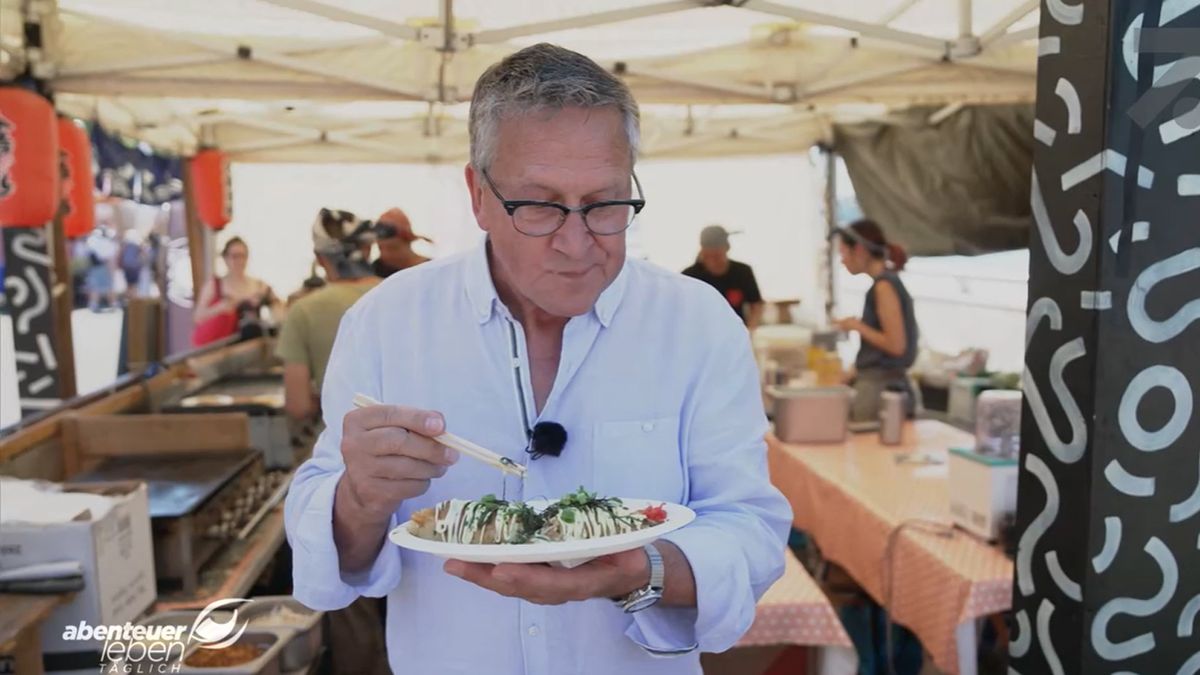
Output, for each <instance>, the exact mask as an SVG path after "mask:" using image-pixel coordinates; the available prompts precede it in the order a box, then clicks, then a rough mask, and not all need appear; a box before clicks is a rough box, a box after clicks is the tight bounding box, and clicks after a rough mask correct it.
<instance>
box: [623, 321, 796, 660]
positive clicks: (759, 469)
mask: <svg viewBox="0 0 1200 675" xmlns="http://www.w3.org/2000/svg"><path fill="white" fill-rule="evenodd" d="M721 309H725V308H721ZM725 314H728V312H727V311H726V312H725ZM723 319H728V320H723ZM714 325H717V326H719V328H718V330H717V331H716V332H718V333H719V334H720V335H721V338H720V339H718V340H715V341H714V349H713V350H712V351H711V352H710V353H709V355H708V357H707V358H706V359H705V363H704V365H703V367H702V369H701V370H700V371H699V374H698V376H697V378H696V380H695V382H694V387H695V389H694V391H693V396H692V403H691V404H690V406H689V407H688V408H687V409H685V411H684V419H683V420H682V421H683V430H682V433H681V442H682V443H683V448H684V457H685V461H686V463H687V466H686V472H687V482H688V506H690V507H691V508H692V510H693V511H695V512H696V520H695V521H693V522H692V523H691V524H689V525H688V526H686V527H684V528H681V529H680V530H677V531H676V532H673V533H671V534H669V535H667V536H665V537H664V539H665V540H666V541H669V542H671V543H673V544H675V545H676V546H677V547H679V549H680V550H681V551H682V552H683V554H684V556H685V557H686V558H687V560H688V563H689V564H690V565H691V568H692V575H693V577H694V578H695V582H696V607H694V608H678V607H664V606H661V605H660V606H655V607H652V608H650V609H648V610H645V611H642V612H639V613H637V614H634V615H633V623H632V624H631V625H630V627H629V629H628V631H627V632H626V635H627V636H628V637H629V638H630V639H632V640H633V641H634V642H636V643H637V644H639V645H641V646H642V647H643V648H644V649H646V650H647V651H650V652H652V653H656V654H661V655H671V654H682V653H686V652H689V651H692V650H694V649H697V648H698V649H700V650H701V651H705V652H723V651H725V650H727V649H729V648H730V647H733V646H734V644H735V643H736V642H737V641H738V640H739V639H741V637H742V636H743V635H744V634H745V633H746V631H747V630H749V629H750V625H751V624H752V623H753V622H754V612H755V606H756V604H757V602H758V599H759V598H760V597H762V595H763V593H765V592H766V591H767V589H768V588H770V586H771V584H773V583H774V582H775V581H776V580H777V579H779V577H780V576H782V575H783V569H784V552H785V550H786V547H787V536H788V530H789V527H790V525H791V521H792V511H791V507H790V506H789V505H788V502H787V500H786V499H784V497H783V495H782V494H780V492H779V491H778V490H777V489H776V488H775V487H774V486H773V485H772V484H771V481H770V476H769V474H768V470H767V448H766V441H765V440H764V437H765V435H766V431H767V421H766V416H765V414H764V412H763V405H762V395H761V392H760V388H759V377H758V368H757V366H756V365H755V362H754V358H753V354H752V351H751V349H750V341H749V338H748V335H747V333H746V331H745V328H743V327H742V326H741V324H740V323H739V322H737V321H736V320H734V319H733V317H731V316H715V317H714Z"/></svg>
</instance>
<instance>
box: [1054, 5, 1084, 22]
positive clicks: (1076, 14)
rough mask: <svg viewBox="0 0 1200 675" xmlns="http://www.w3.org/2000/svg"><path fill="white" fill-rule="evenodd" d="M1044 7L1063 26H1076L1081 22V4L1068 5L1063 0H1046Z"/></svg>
mask: <svg viewBox="0 0 1200 675" xmlns="http://www.w3.org/2000/svg"><path fill="white" fill-rule="evenodd" d="M1046 9H1047V10H1049V12H1050V16H1052V17H1054V20H1055V21H1057V22H1059V23H1061V24H1062V25H1064V26H1078V25H1079V24H1081V23H1083V5H1082V4H1079V5H1068V4H1067V3H1065V2H1063V0H1046Z"/></svg>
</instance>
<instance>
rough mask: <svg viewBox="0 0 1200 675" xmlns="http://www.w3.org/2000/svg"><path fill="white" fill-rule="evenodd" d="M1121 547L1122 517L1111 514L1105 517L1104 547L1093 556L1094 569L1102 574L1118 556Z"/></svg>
mask: <svg viewBox="0 0 1200 675" xmlns="http://www.w3.org/2000/svg"><path fill="white" fill-rule="evenodd" d="M1120 548H1121V519H1120V518H1118V517H1116V516H1109V517H1107V518H1105V519H1104V547H1103V548H1101V549H1100V552H1099V553H1097V554H1096V557H1095V558H1092V569H1094V570H1096V574H1102V573H1104V571H1105V570H1107V569H1108V566H1109V565H1111V564H1112V562H1113V560H1115V559H1116V557H1117V552H1118V551H1119V550H1120Z"/></svg>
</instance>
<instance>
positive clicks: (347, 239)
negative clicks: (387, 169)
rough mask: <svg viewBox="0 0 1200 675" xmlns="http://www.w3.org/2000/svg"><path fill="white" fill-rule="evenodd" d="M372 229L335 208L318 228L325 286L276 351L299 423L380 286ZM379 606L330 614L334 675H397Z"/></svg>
mask: <svg viewBox="0 0 1200 675" xmlns="http://www.w3.org/2000/svg"><path fill="white" fill-rule="evenodd" d="M371 227H372V226H371V224H370V223H367V222H363V221H360V220H359V219H358V218H356V217H355V216H354V214H353V213H350V212H348V211H335V210H332V209H321V210H320V212H319V213H318V214H317V218H316V221H315V222H314V223H313V228H312V238H313V250H314V252H315V253H316V256H317V262H318V263H319V264H320V265H321V267H322V268H324V269H325V279H326V283H325V284H324V285H323V286H321V287H319V288H317V289H315V290H312V291H310V292H309V293H308V294H307V295H306V296H305V297H303V298H300V299H299V300H297V301H296V303H295V304H294V305H292V306H291V308H290V309H289V311H288V314H287V318H286V319H284V322H283V329H282V330H281V331H280V334H279V342H278V345H277V346H276V349H275V353H276V355H277V356H278V357H279V358H280V360H282V361H283V385H284V408H285V410H286V411H287V414H288V416H289V417H291V418H292V419H293V420H295V421H296V422H300V423H305V422H309V421H311V420H314V419H315V418H317V417H318V413H319V412H320V399H319V396H320V392H321V387H322V385H323V384H324V381H325V367H326V365H327V364H328V363H329V355H330V353H331V352H332V351H333V342H334V338H336V337H337V332H338V327H339V326H340V325H341V321H342V315H343V314H345V313H346V311H347V310H348V309H350V306H351V305H353V304H354V303H355V302H356V301H357V300H358V299H359V298H361V297H362V296H363V294H364V293H366V292H367V291H369V290H370V289H372V288H374V287H375V286H376V285H377V284H378V283H379V279H378V278H377V277H376V276H375V275H374V274H373V273H372V270H371V265H370V263H368V262H367V259H368V256H369V255H370V252H371V244H372V242H373V240H374V235H373V233H372V231H371ZM305 286H306V287H307V286H308V282H305ZM381 605H382V602H381V601H380V600H378V599H376V598H359V599H358V600H356V601H355V602H354V603H352V604H350V605H349V606H348V607H346V608H344V609H340V610H337V611H334V612H329V613H328V621H329V623H328V626H329V637H328V640H329V647H330V652H331V656H332V659H333V663H335V664H336V672H338V673H353V674H356V675H391V670H390V669H389V668H388V665H387V647H386V644H385V643H384V637H383V625H384V624H383V608H382V606H381Z"/></svg>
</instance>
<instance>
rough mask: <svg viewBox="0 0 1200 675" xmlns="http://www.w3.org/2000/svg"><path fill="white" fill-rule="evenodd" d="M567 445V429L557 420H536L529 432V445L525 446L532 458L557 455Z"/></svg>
mask: <svg viewBox="0 0 1200 675" xmlns="http://www.w3.org/2000/svg"><path fill="white" fill-rule="evenodd" d="M566 445H567V430H566V429H565V428H563V425H561V424H559V423H558V422H538V423H537V424H535V425H533V430H532V431H530V432H529V447H528V448H525V452H528V453H529V454H530V455H531V457H532V459H537V458H539V457H543V456H545V455H550V456H551V457H558V456H559V455H561V454H562V451H563V448H564V447H566Z"/></svg>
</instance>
